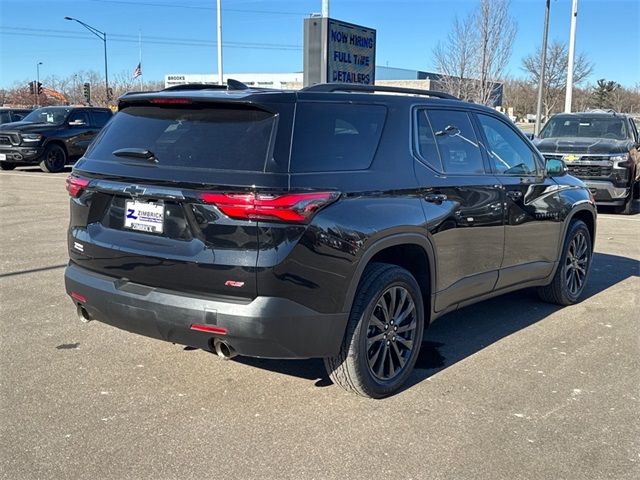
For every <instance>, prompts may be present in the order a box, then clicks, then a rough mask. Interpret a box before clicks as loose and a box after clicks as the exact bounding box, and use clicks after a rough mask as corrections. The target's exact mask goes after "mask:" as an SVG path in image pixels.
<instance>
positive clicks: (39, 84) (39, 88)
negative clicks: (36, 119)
mask: <svg viewBox="0 0 640 480" xmlns="http://www.w3.org/2000/svg"><path fill="white" fill-rule="evenodd" d="M38 95H42V83H40V82H38Z"/></svg>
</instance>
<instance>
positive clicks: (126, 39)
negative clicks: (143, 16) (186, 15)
mask: <svg viewBox="0 0 640 480" xmlns="http://www.w3.org/2000/svg"><path fill="white" fill-rule="evenodd" d="M0 34H3V35H19V36H28V37H34V36H35V37H50V38H68V39H74V40H78V39H92V38H93V37H91V36H89V35H87V34H84V33H78V32H73V31H70V30H54V29H39V28H28V27H5V26H0ZM109 36H110V41H112V42H123V43H136V42H137V41H138V39H137V37H136V36H135V35H126V34H118V33H113V34H112V33H110V34H109ZM145 38H146V39H147V40H146V41H145V43H147V44H154V45H175V46H191V47H212V46H215V45H216V42H215V41H211V40H204V39H193V38H173V37H160V36H147V37H145ZM224 46H225V48H227V47H228V48H245V49H257V50H301V49H302V47H301V46H299V45H295V44H284V43H282V44H279V43H272V44H270V43H254V42H231V41H228V42H225V44H224Z"/></svg>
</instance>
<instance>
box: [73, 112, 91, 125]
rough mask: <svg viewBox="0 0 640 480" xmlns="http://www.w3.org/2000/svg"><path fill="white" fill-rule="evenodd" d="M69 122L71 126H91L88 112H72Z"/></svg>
mask: <svg viewBox="0 0 640 480" xmlns="http://www.w3.org/2000/svg"><path fill="white" fill-rule="evenodd" d="M68 122H69V123H70V124H71V125H76V126H81V125H89V116H88V115H87V112H83V111H82V110H77V111H75V112H71V115H69V120H68Z"/></svg>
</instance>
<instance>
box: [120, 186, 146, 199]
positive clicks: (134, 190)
mask: <svg viewBox="0 0 640 480" xmlns="http://www.w3.org/2000/svg"><path fill="white" fill-rule="evenodd" d="M123 191H124V192H125V193H128V194H129V195H131V196H132V197H137V196H138V195H143V194H144V192H146V191H147V189H146V188H143V187H139V186H138V185H129V186H128V187H127V188H125V189H124V190H123Z"/></svg>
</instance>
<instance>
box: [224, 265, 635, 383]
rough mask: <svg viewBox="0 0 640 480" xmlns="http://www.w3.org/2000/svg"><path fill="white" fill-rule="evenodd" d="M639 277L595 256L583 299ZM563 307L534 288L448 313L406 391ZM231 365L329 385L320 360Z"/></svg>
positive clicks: (428, 339)
mask: <svg viewBox="0 0 640 480" xmlns="http://www.w3.org/2000/svg"><path fill="white" fill-rule="evenodd" d="M634 276H635V277H637V276H640V262H638V261H636V260H633V259H631V258H627V257H621V256H617V255H609V254H604V253H597V252H596V253H594V255H593V264H592V267H591V272H590V276H589V283H588V284H587V288H586V290H585V293H584V298H583V300H586V299H587V298H589V297H592V296H594V295H597V294H599V293H601V292H603V291H605V290H606V289H608V288H609V287H611V286H613V285H615V284H617V283H619V282H622V281H623V280H625V279H627V278H629V277H634ZM560 308H561V307H559V306H557V305H550V304H548V303H544V302H542V301H541V300H539V299H538V296H537V294H536V292H535V290H533V289H528V290H522V291H519V292H513V293H510V294H506V295H502V296H500V297H496V298H493V299H491V300H487V301H484V302H481V303H478V304H475V305H471V306H469V307H465V308H463V309H461V310H458V311H456V312H452V313H450V314H447V315H445V316H443V317H441V318H439V319H438V320H437V321H435V322H434V323H433V324H432V325H431V327H430V328H429V329H428V330H427V331H426V332H425V340H424V342H423V344H422V348H421V350H420V355H419V356H418V361H417V362H416V367H415V370H414V372H413V374H412V376H411V377H410V379H409V381H408V382H407V384H406V386H405V389H406V388H411V387H412V386H413V385H416V384H417V383H420V382H422V381H423V380H425V379H427V378H429V377H431V376H432V375H434V374H436V373H438V372H439V371H441V370H444V369H445V368H447V367H450V366H452V365H454V364H456V363H457V362H459V361H461V360H464V359H465V358H467V357H469V356H471V355H473V354H474V353H476V352H478V351H480V350H482V349H483V348H485V347H487V346H489V345H491V344H492V343H495V342H497V341H499V340H501V339H503V338H505V337H508V336H509V335H511V334H513V333H515V332H517V331H518V330H522V329H524V328H527V327H529V326H530V325H533V324H535V323H537V322H539V321H540V320H543V319H544V318H546V317H547V316H549V315H550V314H552V313H553V312H555V311H557V310H559V309H560ZM233 361H236V362H239V363H242V364H245V365H250V366H253V367H257V368H263V369H265V370H270V371H273V372H277V373H282V374H285V375H292V376H296V377H301V378H306V379H309V380H316V383H315V385H316V386H327V385H331V381H330V380H329V379H328V377H327V374H326V372H325V370H324V365H323V362H322V360H320V359H312V360H268V359H258V358H248V357H236V358H235V359H234V360H233Z"/></svg>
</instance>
